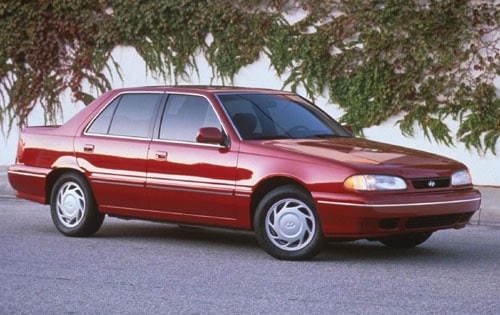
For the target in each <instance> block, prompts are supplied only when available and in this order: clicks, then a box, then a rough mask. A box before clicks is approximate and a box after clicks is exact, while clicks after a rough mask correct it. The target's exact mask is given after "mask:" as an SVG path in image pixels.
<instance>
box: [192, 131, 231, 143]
mask: <svg viewBox="0 0 500 315" xmlns="http://www.w3.org/2000/svg"><path fill="white" fill-rule="evenodd" d="M196 142H200V143H209V144H220V145H225V142H226V138H225V137H224V134H223V133H222V131H221V130H220V129H219V128H214V127H203V128H200V130H198V134H197V135H196Z"/></svg>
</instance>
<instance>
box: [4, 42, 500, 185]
mask: <svg viewBox="0 0 500 315" xmlns="http://www.w3.org/2000/svg"><path fill="white" fill-rule="evenodd" d="M113 55H114V58H115V60H116V61H117V62H118V63H119V64H120V65H121V69H122V74H123V81H122V80H120V79H119V78H118V76H116V75H114V76H113V82H112V85H113V88H119V87H130V86H143V85H159V84H173V82H169V81H167V82H163V81H160V80H156V79H154V78H153V77H151V75H148V74H147V73H146V71H145V65H144V62H143V61H142V59H141V58H140V57H139V56H138V55H137V53H136V52H135V50H134V49H132V48H128V47H120V48H116V49H115V50H114V52H113ZM197 62H198V67H199V77H198V76H197V75H196V74H192V75H191V77H190V78H187V79H186V80H184V81H180V82H179V84H221V83H222V82H220V81H218V80H213V81H212V80H211V77H212V70H211V69H210V68H209V66H208V64H207V62H206V60H205V59H204V58H202V57H199V58H197ZM497 79H498V80H497V84H496V85H497V87H500V79H499V78H497ZM283 80H284V78H279V77H277V76H276V74H275V73H273V72H272V71H270V67H269V60H268V59H267V57H265V56H264V55H262V56H261V58H260V60H259V61H258V62H256V63H254V64H252V65H250V66H248V67H246V68H244V69H242V70H241V71H240V73H238V75H237V76H236V78H235V80H234V85H239V86H251V87H264V88H274V89H281V87H282V82H283ZM299 93H300V94H302V95H303V96H306V94H305V92H304V91H300V90H299ZM94 94H95V91H94ZM63 104H65V108H64V113H63V117H61V118H60V119H59V123H62V122H65V121H67V120H68V119H69V118H71V117H72V116H73V115H74V114H75V113H76V112H78V110H80V109H81V108H82V107H83V105H81V104H73V103H71V99H70V96H69V95H64V96H63ZM316 104H317V105H319V106H321V107H322V108H323V109H324V110H326V111H327V112H328V113H329V114H330V115H331V116H333V117H334V118H339V117H340V116H341V115H342V111H341V110H340V109H339V108H338V107H337V106H336V105H334V104H328V100H327V98H326V97H320V98H318V99H317V100H316ZM396 121H397V118H393V119H391V120H390V121H387V122H385V123H383V124H381V125H380V126H376V127H371V128H368V129H366V130H365V136H366V138H368V139H372V140H377V141H382V142H387V143H392V144H397V145H403V146H407V147H412V148H417V149H420V150H424V151H429V152H434V153H437V154H441V155H444V156H448V157H451V158H453V159H456V160H458V161H461V162H463V163H465V164H466V165H467V166H468V167H469V169H470V170H471V173H472V178H473V181H474V183H475V184H476V185H492V186H500V145H497V152H498V155H497V156H495V155H493V154H491V153H488V154H486V155H485V156H480V155H478V154H477V153H476V152H475V151H467V150H466V149H465V146H463V145H461V144H457V145H456V147H446V146H443V145H438V144H436V143H434V142H430V141H429V140H427V139H426V138H425V137H424V136H423V133H419V132H418V133H417V134H416V135H415V137H414V138H405V137H403V136H402V135H401V133H400V131H399V128H398V127H397V126H395V122H396ZM29 124H31V125H37V124H43V113H42V112H41V110H40V109H36V110H35V111H34V112H33V113H32V114H31V115H30V117H29ZM449 125H450V126H451V128H450V129H452V130H456V127H457V125H458V124H457V123H456V122H454V121H449ZM18 135H19V133H18V132H17V130H14V131H13V132H12V133H11V134H10V135H9V137H8V138H2V139H1V140H0V165H9V164H12V163H13V162H14V156H15V151H16V146H17V138H18Z"/></svg>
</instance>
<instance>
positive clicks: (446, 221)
mask: <svg viewBox="0 0 500 315" xmlns="http://www.w3.org/2000/svg"><path fill="white" fill-rule="evenodd" d="M338 197H339V195H333V194H332V195H328V194H322V195H319V196H315V201H316V206H317V209H318V214H319V216H320V220H321V224H322V228H323V233H324V235H325V236H326V237H328V238H336V237H341V238H353V239H355V238H378V237H384V236H389V235H394V234H401V233H408V232H420V231H435V230H439V229H447V228H462V227H464V226H465V225H466V224H467V222H469V220H470V218H471V216H472V215H473V214H474V212H475V211H477V210H479V208H480V205H481V194H480V192H479V191H477V190H474V189H467V190H454V191H438V192H432V193H412V194H410V193H408V194H394V195H388V194H372V195H368V196H366V195H361V194H358V195H351V196H348V198H346V197H345V196H342V197H341V198H343V199H340V200H339V198H338ZM353 197H354V198H353Z"/></svg>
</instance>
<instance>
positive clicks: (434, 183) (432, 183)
mask: <svg viewBox="0 0 500 315" xmlns="http://www.w3.org/2000/svg"><path fill="white" fill-rule="evenodd" d="M427 186H429V187H430V188H434V187H436V182H435V181H433V180H430V181H428V182H427Z"/></svg>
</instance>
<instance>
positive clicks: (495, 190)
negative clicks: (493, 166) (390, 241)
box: [0, 166, 500, 226]
mask: <svg viewBox="0 0 500 315" xmlns="http://www.w3.org/2000/svg"><path fill="white" fill-rule="evenodd" d="M476 188H477V189H479V190H480V191H481V195H482V202H481V210H480V211H478V212H476V214H475V215H474V216H473V217H472V219H471V221H470V223H471V224H476V225H496V226H500V187H492V186H477V187H476ZM2 198H15V191H14V190H13V189H12V187H10V184H9V181H8V179H7V167H5V166H0V200H1V199H2Z"/></svg>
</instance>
